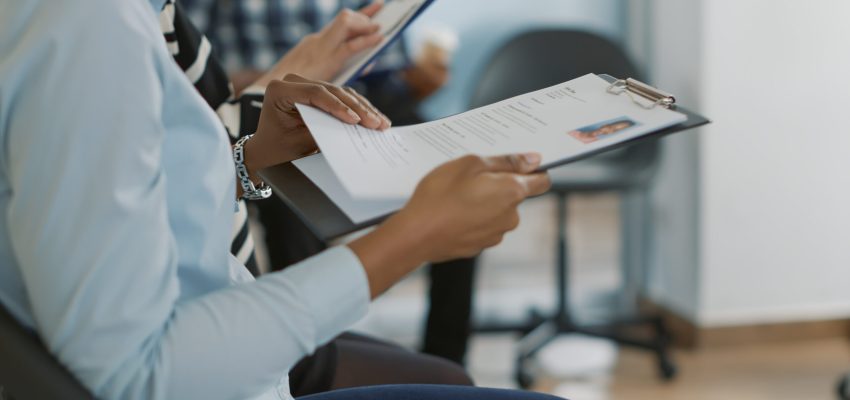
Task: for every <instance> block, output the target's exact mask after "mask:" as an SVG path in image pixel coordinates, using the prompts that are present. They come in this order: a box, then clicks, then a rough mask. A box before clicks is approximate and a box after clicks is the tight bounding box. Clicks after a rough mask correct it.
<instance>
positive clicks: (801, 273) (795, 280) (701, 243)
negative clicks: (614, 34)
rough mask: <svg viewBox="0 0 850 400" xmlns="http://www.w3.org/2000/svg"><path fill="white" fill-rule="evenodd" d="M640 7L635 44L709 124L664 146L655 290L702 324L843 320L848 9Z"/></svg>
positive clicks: (849, 278) (849, 221) (743, 4)
mask: <svg viewBox="0 0 850 400" xmlns="http://www.w3.org/2000/svg"><path fill="white" fill-rule="evenodd" d="M641 1H643V2H645V3H646V4H644V5H643V6H645V7H649V9H642V8H641V7H635V6H634V4H633V5H632V6H633V9H632V12H631V15H632V16H631V18H630V20H635V19H637V20H638V21H641V19H640V17H638V16H637V15H639V14H638V13H642V14H644V15H648V17H647V18H648V19H649V23H643V24H632V28H633V29H632V30H631V31H630V32H631V33H632V34H633V35H640V34H641V31H640V29H639V28H640V26H651V27H652V28H651V29H650V30H649V31H643V34H644V36H639V37H635V38H632V40H633V41H634V42H636V44H635V43H633V46H632V48H633V49H635V50H636V51H640V52H642V53H643V54H647V53H648V54H651V57H644V58H643V59H644V61H645V64H646V65H649V66H650V71H651V72H652V76H653V77H654V78H655V79H654V80H655V82H656V83H657V84H658V85H659V86H662V87H664V88H666V89H669V90H671V91H674V92H678V94H680V99H681V100H682V102H683V103H685V104H688V105H691V106H694V107H695V108H698V109H699V110H700V111H701V112H703V113H705V114H706V115H708V116H709V117H710V118H712V119H713V120H714V123H713V124H712V125H711V126H710V127H708V128H706V129H703V130H701V131H699V132H698V139H689V138H687V137H680V138H675V139H672V140H670V141H669V143H668V144H667V145H666V150H667V152H666V154H665V161H664V168H663V170H662V174H661V179H660V180H659V182H658V185H657V187H656V191H655V195H656V199H657V200H658V202H659V203H658V205H657V209H656V212H657V215H656V227H657V229H656V241H657V246H656V252H655V258H654V265H655V267H656V268H655V270H654V274H653V276H652V278H653V281H652V284H651V291H652V295H653V296H654V297H656V298H657V299H659V300H660V301H662V302H665V303H666V304H667V305H669V306H671V307H672V308H674V309H677V310H679V311H682V312H683V313H684V314H685V315H686V316H689V317H691V318H693V319H694V320H695V321H697V322H699V323H700V324H701V325H703V326H724V325H738V324H752V323H767V322H787V321H801V320H810V319H829V318H846V317H848V316H850V127H848V124H847V123H846V122H845V121H848V120H850V118H848V116H850V80H848V79H846V78H845V77H846V75H847V73H848V72H850V24H848V23H847V21H846V16H847V15H850V2H848V1H844V0H816V1H799V0H747V1H733V0H690V1H681V0H640V1H639V2H641ZM639 2H638V3H639ZM635 8H637V9H635ZM643 22H647V21H645V20H644V21H643ZM647 32H648V33H647ZM677 141H678V142H677ZM688 210H692V211H694V213H693V214H692V215H691V216H688V215H687V212H688ZM694 244H696V245H697V246H696V247H692V246H693V245H694Z"/></svg>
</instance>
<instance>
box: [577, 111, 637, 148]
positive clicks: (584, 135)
mask: <svg viewBox="0 0 850 400" xmlns="http://www.w3.org/2000/svg"><path fill="white" fill-rule="evenodd" d="M635 125H637V123H636V122H635V121H632V120H631V119H630V118H629V117H619V118H614V119H609V120H607V121H602V122H597V123H595V124H593V125H588V126H585V127H584V128H579V129H576V130H574V131H570V132H569V135H570V136H572V137H574V138H576V139H578V140H579V141H580V142H582V143H585V144H588V143H593V142H595V141H597V140H600V139H605V138H607V137H610V136H614V135H615V134H617V133H619V132H622V131H624V130H626V129H629V128H631V127H633V126H635Z"/></svg>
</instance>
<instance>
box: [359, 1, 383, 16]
mask: <svg viewBox="0 0 850 400" xmlns="http://www.w3.org/2000/svg"><path fill="white" fill-rule="evenodd" d="M383 7H384V1H383V0H375V1H373V2H372V3H371V4H369V5H368V6H366V7H363V8H361V9H360V13H361V14H365V15H366V16H368V17H369V18H372V17H374V16H375V14H377V13H378V11H381V8H383Z"/></svg>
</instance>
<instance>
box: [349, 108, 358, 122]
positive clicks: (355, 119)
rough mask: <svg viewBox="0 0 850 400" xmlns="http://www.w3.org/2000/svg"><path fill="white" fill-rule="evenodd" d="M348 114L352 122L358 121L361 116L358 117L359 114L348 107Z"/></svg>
mask: <svg viewBox="0 0 850 400" xmlns="http://www.w3.org/2000/svg"><path fill="white" fill-rule="evenodd" d="M348 115H350V116H351V119H353V120H354V122H360V119H361V118H360V116H359V115H357V113H356V112H354V110H352V109H350V108H349V109H348Z"/></svg>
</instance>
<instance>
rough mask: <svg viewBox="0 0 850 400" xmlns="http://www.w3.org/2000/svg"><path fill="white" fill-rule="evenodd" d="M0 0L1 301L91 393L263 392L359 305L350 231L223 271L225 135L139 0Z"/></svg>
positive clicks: (362, 303)
mask: <svg viewBox="0 0 850 400" xmlns="http://www.w3.org/2000/svg"><path fill="white" fill-rule="evenodd" d="M0 10H3V13H2V14H3V15H2V16H0V129H2V130H0V135H2V137H0V139H2V140H0V146H2V152H0V214H2V216H0V272H2V275H0V276H3V277H4V280H3V282H0V301H3V302H4V304H5V305H7V306H8V308H10V309H11V310H15V314H16V316H17V317H18V318H19V319H20V320H21V321H22V322H23V323H24V324H25V325H28V326H29V327H31V328H32V329H33V330H35V331H36V332H37V333H38V335H39V336H40V338H41V339H42V341H43V342H44V343H45V345H46V346H47V348H48V349H49V350H50V351H51V352H52V353H53V354H54V355H55V356H56V357H57V358H58V359H59V361H60V362H61V363H63V364H64V365H65V366H66V367H67V368H68V369H69V370H70V371H71V372H72V373H73V374H74V375H75V376H76V377H77V378H78V379H79V380H80V381H81V382H82V383H83V384H84V385H85V386H87V387H88V388H89V389H90V390H92V392H93V393H94V394H95V395H96V396H97V397H99V398H109V399H118V398H120V399H244V398H251V397H255V396H259V395H262V394H263V393H267V392H268V391H270V390H273V388H274V386H275V385H276V384H277V383H278V382H279V381H280V379H281V377H283V376H285V375H286V374H287V372H288V370H289V368H291V367H292V366H293V365H294V364H295V363H296V362H297V361H298V360H299V359H301V358H302V357H303V356H305V355H307V354H309V353H311V352H312V351H313V350H314V349H315V348H316V347H317V346H319V345H321V344H323V343H325V342H326V341H328V340H329V339H331V338H332V337H334V336H336V335H337V334H339V333H341V332H342V331H343V330H344V329H346V328H347V327H349V326H350V325H351V324H353V323H354V322H356V321H357V320H358V319H359V318H361V317H362V316H363V315H365V313H366V311H367V308H368V303H369V287H368V281H367V278H366V275H365V272H364V270H363V268H362V266H361V264H360V262H359V260H358V259H357V257H356V256H355V255H354V254H353V252H352V251H351V250H349V249H348V248H347V247H339V248H335V249H331V250H329V251H327V252H325V253H323V254H321V255H319V256H317V257H315V258H312V259H309V260H307V261H305V262H303V263H301V264H299V265H296V266H294V267H291V268H289V269H287V270H286V271H285V272H281V273H276V274H271V275H268V276H265V277H262V278H260V279H259V280H257V281H253V282H247V283H242V284H220V283H217V282H218V281H217V280H216V279H217V278H216V277H218V276H222V275H224V276H226V275H227V271H228V270H229V268H231V267H232V266H233V265H232V263H234V262H235V260H233V259H232V257H229V255H228V253H227V251H228V249H229V236H230V228H231V226H230V224H231V223H232V215H228V213H227V212H224V211H221V210H225V209H229V210H230V211H231V212H232V209H233V200H234V194H233V192H234V187H235V183H234V180H233V165H232V161H231V160H230V158H229V156H228V151H229V145H228V141H227V138H226V136H225V134H224V132H223V128H222V127H221V126H219V125H218V123H217V122H215V121H216V117H215V114H214V113H213V112H212V110H209V109H205V108H204V107H205V105H204V103H203V100H202V99H201V98H200V96H198V95H197V93H194V91H193V89H192V86H191V84H190V83H189V82H188V81H187V80H186V79H185V77H183V74H182V73H181V72H180V70H179V69H178V68H177V67H176V66H175V65H174V64H173V61H172V60H171V58H170V55H169V54H168V52H167V51H166V49H165V45H164V42H163V40H162V37H161V34H160V33H159V29H158V27H157V25H156V15H155V14H154V12H153V10H152V9H151V7H150V5H149V4H148V3H147V2H144V1H139V0H127V1H114V0H91V1H85V2H60V3H57V2H53V1H49V0H44V1H35V0H32V1H25V0H0ZM169 104H170V105H172V106H173V109H176V110H178V112H174V111H170V109H169V107H168V106H166V105H169ZM174 126H177V127H179V129H177V128H172V127H174ZM197 153H200V156H197V157H195V158H191V157H189V154H197ZM187 160H189V161H187ZM197 160H207V162H205V163H204V162H200V161H197ZM190 161H191V162H190ZM225 171H227V173H224V172H225ZM237 267H238V266H237ZM5 277H8V279H7V278H5ZM186 288H208V289H207V290H205V291H201V290H198V291H197V293H195V292H189V291H187V290H186Z"/></svg>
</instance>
